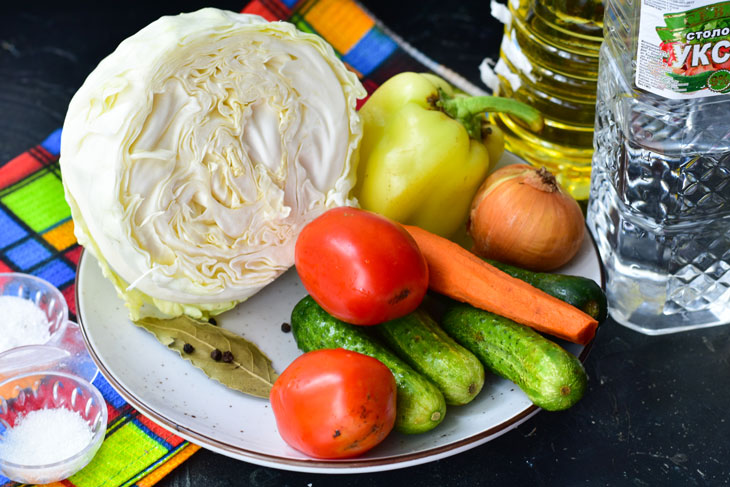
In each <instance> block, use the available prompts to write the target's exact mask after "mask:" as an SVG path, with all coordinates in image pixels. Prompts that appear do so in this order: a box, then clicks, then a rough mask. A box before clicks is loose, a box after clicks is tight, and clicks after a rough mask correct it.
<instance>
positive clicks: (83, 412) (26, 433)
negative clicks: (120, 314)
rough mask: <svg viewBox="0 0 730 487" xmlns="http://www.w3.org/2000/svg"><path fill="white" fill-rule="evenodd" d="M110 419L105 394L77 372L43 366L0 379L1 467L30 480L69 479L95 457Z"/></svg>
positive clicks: (12, 475)
mask: <svg viewBox="0 0 730 487" xmlns="http://www.w3.org/2000/svg"><path fill="white" fill-rule="evenodd" d="M106 423H107V408H106V403H105V402H104V398H103V397H102V395H101V393H100V392H99V390H98V389H97V388H96V387H94V386H93V385H92V384H90V383H89V382H88V381H86V380H84V379H82V378H80V377H77V376H75V375H72V374H67V373H63V372H55V371H41V372H32V373H25V374H21V375H18V376H16V377H13V378H10V379H7V380H5V381H3V382H0V472H2V474H3V475H5V476H6V477H8V478H9V479H11V480H14V481H16V482H21V483H27V484H45V483H50V482H58V481H60V480H63V479H66V478H68V477H70V476H71V475H73V474H75V473H76V472H78V471H79V470H81V469H82V468H83V467H85V466H86V465H87V464H88V463H89V462H90V461H91V459H92V458H93V457H94V455H95V454H96V452H97V450H98V449H99V447H100V446H101V444H102V441H103V440H104V435H105V433H106Z"/></svg>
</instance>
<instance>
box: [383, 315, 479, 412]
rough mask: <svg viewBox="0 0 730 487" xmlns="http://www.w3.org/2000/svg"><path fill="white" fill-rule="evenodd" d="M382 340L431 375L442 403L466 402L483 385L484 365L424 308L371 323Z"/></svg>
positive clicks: (409, 363) (425, 374)
mask: <svg viewBox="0 0 730 487" xmlns="http://www.w3.org/2000/svg"><path fill="white" fill-rule="evenodd" d="M373 328H375V331H376V332H377V334H378V335H379V336H380V338H382V340H383V342H385V344H386V345H387V346H388V347H389V348H390V349H391V350H393V351H394V352H395V354H396V355H398V356H399V357H400V358H402V359H403V360H405V361H406V362H407V363H408V365H410V366H411V367H413V368H414V369H416V370H417V371H418V372H420V373H421V374H422V375H424V376H426V377H427V378H428V379H431V382H433V383H434V384H436V387H438V388H439V389H440V390H441V392H442V393H443V394H444V398H445V399H446V404H449V405H462V404H467V403H468V402H470V401H471V400H472V399H474V398H475V397H476V395H477V394H478V393H479V391H481V390H482V386H483V385H484V366H482V364H481V362H479V359H478V358H477V357H476V356H474V354H473V353H471V352H470V351H468V350H467V349H465V348H464V347H462V346H461V345H459V344H458V343H456V342H455V341H454V340H453V338H451V337H450V336H449V335H447V334H446V332H445V331H444V330H442V329H441V327H440V326H439V325H438V324H437V323H436V322H435V321H434V320H433V318H431V316H429V315H428V313H426V312H425V311H423V310H421V309H418V310H416V311H414V312H413V313H410V314H408V315H406V316H404V317H402V318H398V319H395V320H391V321H387V322H385V323H382V324H380V325H378V326H375V327H373Z"/></svg>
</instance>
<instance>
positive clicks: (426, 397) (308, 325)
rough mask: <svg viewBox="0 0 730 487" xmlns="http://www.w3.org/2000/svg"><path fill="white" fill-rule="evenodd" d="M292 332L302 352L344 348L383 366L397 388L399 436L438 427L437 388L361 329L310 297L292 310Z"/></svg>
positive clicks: (442, 408) (440, 404) (441, 409)
mask: <svg viewBox="0 0 730 487" xmlns="http://www.w3.org/2000/svg"><path fill="white" fill-rule="evenodd" d="M291 326H292V333H293V334H294V339H295V340H296V342H297V346H298V347H299V348H300V349H301V350H303V351H304V352H310V351H312V350H320V349H325V348H345V349H347V350H352V351H353V352H359V353H362V354H365V355H369V356H371V357H373V358H376V359H378V360H380V361H381V362H382V363H384V364H385V365H386V366H387V367H388V368H389V369H390V371H391V372H392V373H393V376H394V377H395V383H396V385H397V388H398V393H397V399H396V412H397V416H396V420H395V429H396V430H398V431H400V432H402V433H425V432H426V431H430V430H432V429H433V428H435V427H436V426H438V424H439V423H441V421H443V419H444V416H445V415H446V402H445V400H444V396H443V394H442V393H441V391H439V390H438V388H437V387H436V386H435V385H434V384H433V383H431V381H429V380H428V379H426V378H425V377H423V376H422V375H421V374H419V373H418V372H416V371H415V370H413V369H412V368H411V367H410V366H409V365H408V364H407V363H405V362H404V361H403V360H401V359H400V358H398V357H397V356H396V355H395V354H394V353H393V352H391V351H390V350H388V349H387V348H385V347H384V346H383V345H381V344H379V343H378V342H377V341H375V340H374V339H373V338H372V337H371V336H370V335H369V334H367V332H366V331H365V330H367V329H366V328H363V327H359V326H353V325H350V324H348V323H345V322H343V321H340V320H338V319H337V318H335V317H333V316H332V315H330V314H329V313H327V312H326V311H325V310H324V309H322V308H321V307H320V306H319V305H318V304H317V303H316V302H315V301H314V299H312V298H311V296H307V297H305V298H304V299H302V300H301V301H299V303H297V305H296V306H295V307H294V310H293V311H292V316H291Z"/></svg>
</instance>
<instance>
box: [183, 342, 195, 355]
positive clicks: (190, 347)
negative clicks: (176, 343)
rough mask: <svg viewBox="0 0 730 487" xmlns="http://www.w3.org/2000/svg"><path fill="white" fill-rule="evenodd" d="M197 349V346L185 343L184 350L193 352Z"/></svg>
mask: <svg viewBox="0 0 730 487" xmlns="http://www.w3.org/2000/svg"><path fill="white" fill-rule="evenodd" d="M194 351H195V347H194V346H192V345H190V344H189V343H186V344H185V345H183V352H185V353H193V352H194Z"/></svg>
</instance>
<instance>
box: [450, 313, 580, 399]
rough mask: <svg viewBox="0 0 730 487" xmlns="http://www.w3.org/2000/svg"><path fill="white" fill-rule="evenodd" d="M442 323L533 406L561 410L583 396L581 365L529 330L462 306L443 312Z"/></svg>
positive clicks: (569, 355)
mask: <svg viewBox="0 0 730 487" xmlns="http://www.w3.org/2000/svg"><path fill="white" fill-rule="evenodd" d="M441 326H442V327H443V329H444V330H446V333H448V334H449V335H451V336H452V337H453V338H454V339H455V340H456V341H457V342H459V343H460V344H461V345H463V346H464V347H465V348H466V349H467V350H470V351H471V352H472V353H474V355H476V356H477V357H479V360H481V362H482V363H483V364H484V367H486V368H487V369H489V370H491V371H492V372H494V373H495V374H497V375H499V376H500V377H503V378H505V379H508V380H511V381H512V382H514V383H515V384H517V385H518V386H519V387H520V389H522V390H523V391H524V392H525V394H527V397H528V398H529V399H530V400H531V401H532V402H533V403H534V404H535V405H536V406H539V407H541V408H543V409H546V410H548V411H560V410H563V409H567V408H569V407H571V406H572V405H573V404H575V403H576V402H578V401H579V400H580V398H581V397H583V394H584V392H585V390H586V387H587V383H588V377H587V375H586V372H585V369H583V364H581V363H580V361H579V360H578V359H577V358H576V357H575V356H574V355H572V354H571V353H569V352H567V351H565V350H564V349H563V348H561V347H560V346H558V345H557V344H556V343H554V342H552V341H550V340H548V339H547V338H545V337H543V336H542V335H540V334H539V333H537V332H536V331H534V330H533V329H532V328H529V327H527V326H524V325H521V324H519V323H515V322H514V321H512V320H508V319H507V318H504V317H502V316H499V315H496V314H494V313H490V312H488V311H483V310H481V309H476V308H474V307H472V306H469V305H465V304H456V305H454V306H453V307H451V308H450V309H449V310H448V311H446V314H445V315H444V317H443V319H442V321H441Z"/></svg>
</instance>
